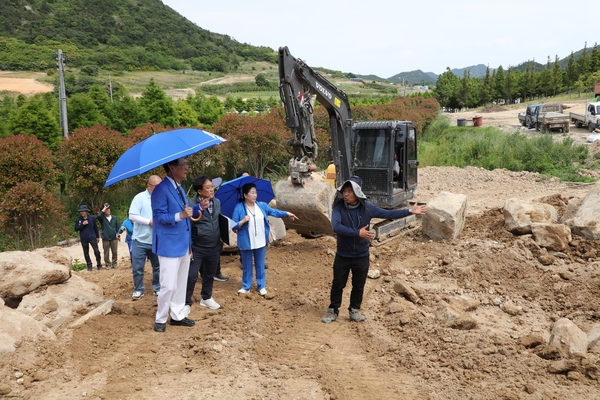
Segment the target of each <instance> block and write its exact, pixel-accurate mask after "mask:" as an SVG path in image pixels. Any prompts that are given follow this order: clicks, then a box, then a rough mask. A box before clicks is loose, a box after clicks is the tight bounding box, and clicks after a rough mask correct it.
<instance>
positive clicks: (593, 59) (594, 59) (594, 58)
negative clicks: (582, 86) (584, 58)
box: [590, 42, 600, 72]
mask: <svg viewBox="0 0 600 400" xmlns="http://www.w3.org/2000/svg"><path fill="white" fill-rule="evenodd" d="M599 69H600V51H598V43H597V42H596V43H594V48H593V49H592V54H590V71H591V72H596V71H598V70H599Z"/></svg>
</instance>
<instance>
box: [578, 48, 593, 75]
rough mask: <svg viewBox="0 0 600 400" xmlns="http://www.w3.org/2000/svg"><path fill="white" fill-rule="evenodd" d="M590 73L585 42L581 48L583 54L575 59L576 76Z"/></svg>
mask: <svg viewBox="0 0 600 400" xmlns="http://www.w3.org/2000/svg"><path fill="white" fill-rule="evenodd" d="M589 72H590V57H589V56H588V55H587V42H585V46H583V52H582V53H581V55H580V56H579V58H578V59H577V74H578V77H581V75H585V74H587V73H589Z"/></svg>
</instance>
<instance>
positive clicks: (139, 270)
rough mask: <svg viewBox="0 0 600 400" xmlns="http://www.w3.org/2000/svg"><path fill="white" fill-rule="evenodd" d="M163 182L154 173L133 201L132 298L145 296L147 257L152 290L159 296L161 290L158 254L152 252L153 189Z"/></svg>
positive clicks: (131, 207)
mask: <svg viewBox="0 0 600 400" xmlns="http://www.w3.org/2000/svg"><path fill="white" fill-rule="evenodd" d="M160 182H161V179H160V177H159V176H158V175H152V176H151V177H150V178H148V182H147V183H146V190H144V191H143V192H140V193H138V194H137V195H136V196H135V197H134V198H133V200H132V201H131V206H130V207H129V219H130V220H131V222H133V237H132V238H131V240H132V243H131V270H132V272H133V294H132V295H131V299H132V300H139V299H141V298H142V297H143V296H144V291H145V286H144V267H145V265H146V259H149V260H150V263H151V264H152V291H153V293H154V295H155V296H158V292H159V290H160V282H159V277H160V268H159V262H158V256H157V255H156V254H154V253H153V252H152V203H151V201H150V199H151V195H152V191H153V190H154V188H155V187H156V185H158V184H159V183H160Z"/></svg>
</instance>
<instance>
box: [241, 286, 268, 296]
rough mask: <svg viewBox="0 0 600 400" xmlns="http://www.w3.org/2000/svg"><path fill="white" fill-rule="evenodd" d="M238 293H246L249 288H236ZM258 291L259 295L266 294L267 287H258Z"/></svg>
mask: <svg viewBox="0 0 600 400" xmlns="http://www.w3.org/2000/svg"><path fill="white" fill-rule="evenodd" d="M238 293H239V294H246V293H250V291H249V290H246V289H244V288H241V289H240V290H238ZM258 293H260V295H261V296H266V294H267V289H265V288H262V289H260V290H259V291H258Z"/></svg>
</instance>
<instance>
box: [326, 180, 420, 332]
mask: <svg viewBox="0 0 600 400" xmlns="http://www.w3.org/2000/svg"><path fill="white" fill-rule="evenodd" d="M361 185H362V179H361V178H360V177H358V176H351V177H350V178H349V179H348V180H347V181H346V182H344V183H343V184H342V185H341V186H340V187H339V188H337V190H338V193H337V194H336V195H337V196H336V203H335V204H334V206H333V210H332V213H331V225H332V227H333V231H334V232H335V233H336V234H337V251H336V254H335V260H334V262H333V281H332V282H331V294H330V304H329V307H328V309H327V314H325V316H324V317H323V318H322V319H321V321H322V322H325V323H330V322H333V321H335V320H336V319H337V317H338V314H339V308H340V307H341V305H342V294H343V292H344V288H345V287H346V283H347V282H348V276H349V275H350V272H352V291H351V292H350V306H349V308H348V311H349V313H350V319H351V320H352V321H356V322H362V321H364V320H365V317H363V316H362V315H361V314H360V311H359V310H360V305H361V303H362V299H363V292H364V288H365V282H366V281H367V273H368V272H369V245H370V241H371V240H373V239H374V238H375V232H374V231H371V230H369V227H370V223H371V219H372V218H384V219H398V218H404V217H406V216H408V215H410V214H424V213H426V212H427V208H426V207H425V206H420V205H418V203H415V205H414V206H413V207H412V208H410V209H402V210H384V209H382V208H379V207H377V206H375V205H374V204H373V203H371V202H368V201H367V200H366V199H367V198H366V196H365V195H364V193H363V191H362V189H361Z"/></svg>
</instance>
